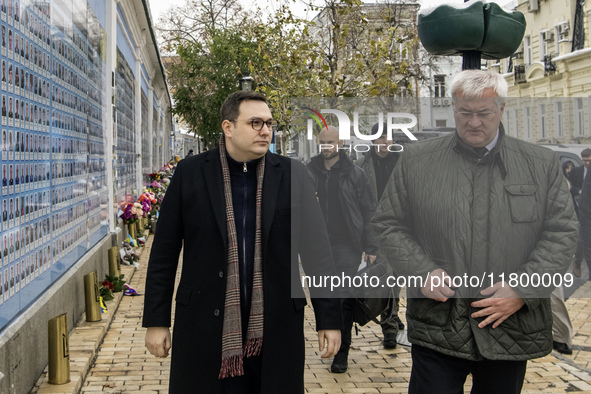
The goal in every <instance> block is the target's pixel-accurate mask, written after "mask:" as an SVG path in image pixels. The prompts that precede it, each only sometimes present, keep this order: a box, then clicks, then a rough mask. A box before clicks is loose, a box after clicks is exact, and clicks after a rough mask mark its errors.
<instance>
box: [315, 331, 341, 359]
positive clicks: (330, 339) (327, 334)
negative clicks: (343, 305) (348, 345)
mask: <svg viewBox="0 0 591 394" xmlns="http://www.w3.org/2000/svg"><path fill="white" fill-rule="evenodd" d="M325 341H326V352H324V354H323V355H322V356H320V358H331V357H334V355H335V354H337V352H338V351H339V349H340V347H341V330H319V331H318V350H320V351H321V352H322V351H323V350H324V347H325V346H324V342H325Z"/></svg>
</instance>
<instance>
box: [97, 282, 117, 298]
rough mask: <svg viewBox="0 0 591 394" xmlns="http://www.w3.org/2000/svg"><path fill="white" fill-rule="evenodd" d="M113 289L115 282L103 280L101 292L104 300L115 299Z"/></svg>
mask: <svg viewBox="0 0 591 394" xmlns="http://www.w3.org/2000/svg"><path fill="white" fill-rule="evenodd" d="M113 289H114V287H113V283H111V282H109V281H108V280H104V281H102V282H101V288H100V290H99V293H100V296H101V297H102V299H103V300H104V301H111V300H112V299H113Z"/></svg>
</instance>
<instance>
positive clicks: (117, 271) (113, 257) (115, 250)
mask: <svg viewBox="0 0 591 394" xmlns="http://www.w3.org/2000/svg"><path fill="white" fill-rule="evenodd" d="M109 275H110V276H115V277H117V278H118V277H119V275H121V260H120V259H119V247H118V246H113V247H112V248H110V249H109Z"/></svg>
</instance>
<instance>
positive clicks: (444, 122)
mask: <svg viewBox="0 0 591 394" xmlns="http://www.w3.org/2000/svg"><path fill="white" fill-rule="evenodd" d="M446 126H447V120H445V119H443V120H435V127H446Z"/></svg>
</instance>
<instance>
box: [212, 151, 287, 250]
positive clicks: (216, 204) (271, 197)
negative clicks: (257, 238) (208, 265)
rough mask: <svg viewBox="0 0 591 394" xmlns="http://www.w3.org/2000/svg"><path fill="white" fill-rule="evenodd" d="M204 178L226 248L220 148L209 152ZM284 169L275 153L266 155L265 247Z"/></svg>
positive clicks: (263, 211) (264, 183)
mask: <svg viewBox="0 0 591 394" xmlns="http://www.w3.org/2000/svg"><path fill="white" fill-rule="evenodd" d="M203 176H204V178H205V182H206V184H207V192H208V194H209V199H210V201H211V203H212V211H213V214H214V217H215V220H216V222H217V224H218V228H219V230H220V233H221V235H222V240H223V241H224V245H225V247H227V243H228V232H227V228H226V203H225V198H224V183H223V180H222V163H221V161H220V150H219V147H217V148H215V149H212V150H210V151H208V153H207V156H206V158H205V164H204V165H203ZM281 177H282V169H281V161H280V160H279V158H278V157H277V156H276V155H274V154H273V153H270V152H267V153H266V154H265V177H264V179H263V207H262V214H263V218H262V221H263V222H262V225H263V245H266V244H267V243H266V241H267V239H268V237H269V231H270V228H271V224H272V223H273V216H274V213H275V207H276V205H277V196H278V194H279V188H280V184H281Z"/></svg>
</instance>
